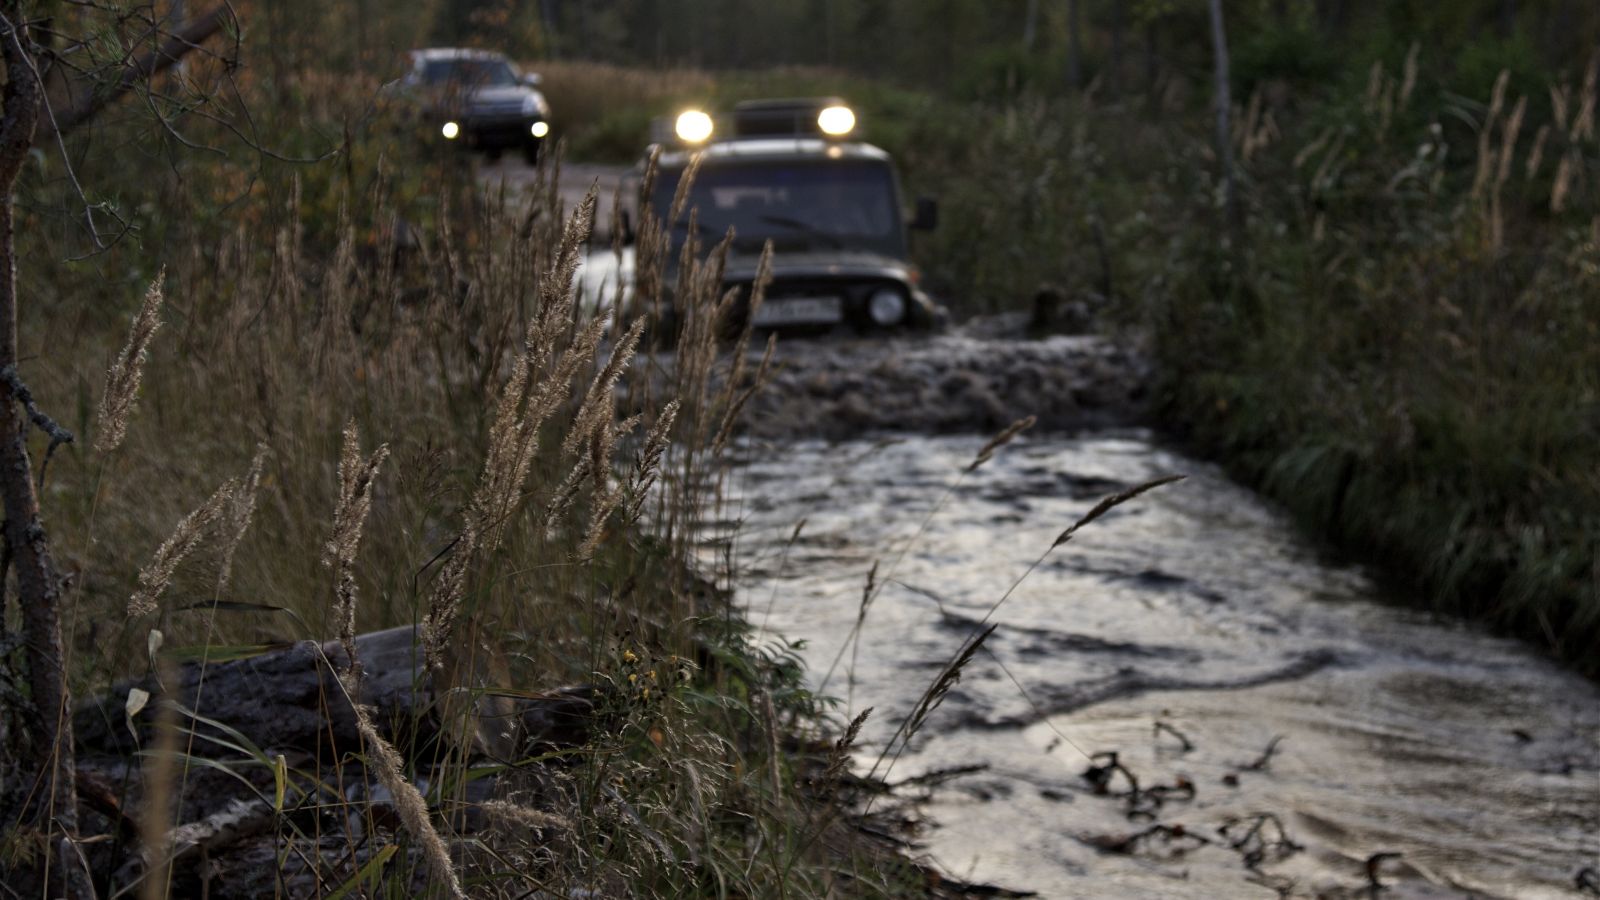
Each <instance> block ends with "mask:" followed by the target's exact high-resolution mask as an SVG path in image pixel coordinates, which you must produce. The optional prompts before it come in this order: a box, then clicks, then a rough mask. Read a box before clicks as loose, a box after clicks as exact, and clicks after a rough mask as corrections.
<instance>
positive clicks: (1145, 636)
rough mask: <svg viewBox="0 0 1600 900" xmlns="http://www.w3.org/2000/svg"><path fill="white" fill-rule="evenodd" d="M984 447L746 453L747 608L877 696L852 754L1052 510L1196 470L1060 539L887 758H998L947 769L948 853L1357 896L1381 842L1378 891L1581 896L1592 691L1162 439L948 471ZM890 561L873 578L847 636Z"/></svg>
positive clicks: (895, 721) (924, 680)
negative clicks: (1427, 600)
mask: <svg viewBox="0 0 1600 900" xmlns="http://www.w3.org/2000/svg"><path fill="white" fill-rule="evenodd" d="M981 444H982V439H981V438H965V437H962V438H955V437H947V438H928V437H908V438H905V439H901V440H895V441H880V442H866V441H860V442H844V443H837V444H823V443H815V442H796V443H788V444H783V445H781V446H779V447H777V448H765V449H760V450H755V449H751V450H749V451H747V452H749V454H750V459H749V461H748V465H747V466H746V467H745V468H743V469H742V470H741V472H740V474H739V475H738V477H737V482H738V484H737V488H736V494H737V497H738V499H737V500H736V501H735V502H734V504H733V507H732V513H733V515H734V517H735V518H737V519H739V520H740V521H741V522H742V526H741V528H740V529H739V532H738V535H737V537H736V539H735V540H736V546H737V560H738V563H739V565H740V567H741V572H742V574H741V580H740V590H741V600H742V602H743V603H744V604H745V606H746V607H747V609H748V610H749V615H750V618H751V619H752V621H753V622H754V623H756V624H757V625H758V626H761V627H763V628H764V629H765V630H766V631H767V632H768V633H769V636H778V635H781V636H783V637H785V638H788V639H792V640H803V641H804V642H805V644H804V648H803V650H802V655H803V656H804V658H805V659H806V661H807V663H808V665H809V667H810V670H811V676H810V677H811V678H812V679H813V684H814V686H817V687H821V688H823V690H824V691H825V692H826V693H828V694H830V695H833V696H836V697H839V698H840V699H841V709H840V712H841V713H842V714H854V713H855V712H859V711H860V710H861V709H864V708H866V707H868V706H870V707H873V709H874V713H873V716H872V718H871V719H870V720H869V722H868V725H867V727H866V728H865V730H864V732H863V740H862V744H861V747H860V750H859V752H858V754H857V759H856V762H857V768H858V771H861V772H865V771H866V770H867V769H869V768H870V767H871V766H872V763H873V761H874V760H875V759H877V757H878V755H879V753H880V751H881V750H882V747H883V744H884V742H885V741H886V740H887V739H888V738H889V737H890V735H891V733H892V732H893V731H894V729H895V728H896V726H898V725H899V723H900V722H901V721H902V720H903V719H904V718H905V716H906V715H907V713H908V712H910V710H911V709H912V707H913V705H914V704H915V703H916V701H917V700H918V697H919V695H920V693H921V691H922V689H923V688H924V687H925V686H926V685H927V684H928V683H929V681H930V680H932V679H933V678H934V677H936V675H937V673H938V670H939V668H940V667H941V666H942V665H943V664H944V662H945V661H946V660H948V659H949V658H950V657H951V656H952V654H953V653H955V652H956V650H957V648H958V647H959V646H960V645H961V643H962V641H963V639H965V638H966V637H967V636H968V635H969V634H970V633H971V632H972V629H973V628H974V627H975V625H976V623H978V622H979V621H981V620H982V619H983V617H984V614H985V613H986V612H987V611H988V609H989V607H990V606H991V605H992V604H993V603H994V602H995V600H997V599H998V598H999V597H1000V596H1001V595H1002V594H1003V593H1004V592H1005V591H1006V589H1007V587H1008V586H1010V585H1011V584H1012V583H1013V582H1014V581H1015V580H1016V579H1017V578H1018V576H1019V575H1021V574H1022V573H1023V572H1024V571H1025V570H1026V569H1027V568H1028V566H1029V565H1030V564H1031V563H1033V562H1034V560H1036V559H1037V558H1038V557H1039V555H1040V553H1041V552H1042V551H1043V550H1044V549H1045V548H1046V547H1048V546H1049V545H1050V543H1051V542H1052V541H1053V540H1054V539H1055V537H1056V535H1057V534H1058V533H1059V532H1060V531H1061V530H1062V529H1063V528H1064V527H1065V526H1067V525H1069V524H1071V523H1072V522H1073V521H1074V520H1076V519H1077V518H1078V517H1079V516H1080V515H1082V514H1083V513H1084V512H1085V511H1087V509H1088V508H1089V507H1090V506H1091V505H1092V504H1093V503H1094V501H1095V500H1096V499H1098V498H1099V497H1100V496H1103V495H1104V494H1106V493H1108V492H1112V491H1116V490H1119V489H1121V488H1123V487H1126V486H1129V485H1133V484H1137V483H1140V482H1143V481H1146V480H1149V479H1152V478H1154V477H1157V476H1160V475H1164V474H1168V473H1184V474H1187V475H1189V476H1190V477H1189V479H1188V480H1186V481H1184V482H1181V483H1178V484H1175V485H1171V486H1168V487H1165V488H1162V489H1160V490H1157V491H1155V492H1152V493H1149V494H1146V495H1144V496H1143V497H1140V498H1138V499H1137V500H1135V501H1133V502H1131V503H1129V504H1127V505H1126V506H1123V507H1120V508H1118V509H1116V510H1114V511H1113V512H1112V513H1110V514H1108V515H1107V516H1105V517H1104V518H1103V519H1101V520H1100V521H1098V522H1096V523H1094V524H1093V525H1091V526H1089V527H1088V528H1087V529H1085V530H1084V531H1082V532H1080V533H1079V535H1078V536H1077V537H1076V538H1074V540H1073V541H1072V542H1070V543H1068V544H1066V545H1064V546H1062V547H1060V548H1058V549H1056V550H1055V551H1054V552H1053V553H1051V554H1050V555H1048V556H1047V557H1046V558H1045V560H1044V562H1043V563H1042V564H1040V565H1039V566H1038V567H1037V569H1036V570H1035V571H1034V572H1033V573H1032V574H1031V575H1029V576H1028V578H1027V579H1026V580H1024V581H1023V582H1022V583H1021V585H1020V586H1019V587H1017V589H1016V590H1015V592H1014V593H1013V594H1012V596H1011V597H1010V598H1009V599H1008V600H1007V601H1006V603H1005V605H1004V606H1002V607H1001V608H1000V609H999V611H998V613H997V614H996V616H995V620H996V621H998V622H999V623H1000V627H999V629H998V630H997V631H996V632H995V633H994V634H993V635H992V637H991V638H990V639H989V641H988V643H987V645H986V646H987V652H985V653H981V654H979V655H978V656H977V657H976V658H975V659H974V660H973V661H972V663H971V664H970V665H969V666H968V667H967V669H966V671H965V672H964V673H963V675H962V678H961V680H960V682H959V683H957V684H956V685H955V686H954V687H953V689H952V690H951V691H950V693H949V695H948V696H947V697H946V699H945V700H944V702H943V704H942V705H941V706H940V707H939V708H938V709H937V710H936V711H935V712H934V713H933V714H932V716H931V717H930V718H929V720H928V724H927V726H926V728H925V729H924V730H923V731H922V732H921V733H920V734H919V735H918V736H917V738H916V739H915V740H914V741H912V742H911V745H910V747H909V749H908V750H907V752H906V753H905V754H904V756H902V757H901V758H900V759H899V760H898V761H897V762H896V763H895V764H894V766H893V769H892V771H891V773H890V777H889V780H891V781H896V780H899V779H901V778H903V777H907V776H914V775H917V774H919V773H923V772H928V771H931V770H939V769H945V768H950V767H958V766H973V765H981V766H983V767H984V768H983V769H982V770H981V771H977V772H975V773H973V774H970V775H967V776H964V777H961V778H956V779H953V780H950V781H948V782H946V783H944V784H942V785H940V786H939V787H938V788H936V789H935V790H934V791H933V793H932V802H931V803H930V805H929V806H928V807H927V811H928V813H929V816H930V818H931V820H932V822H931V824H930V826H929V827H928V828H927V830H926V831H925V833H924V834H923V835H922V841H923V843H924V845H925V849H926V850H927V852H928V853H930V854H931V855H932V856H933V857H935V858H936V859H937V860H938V861H939V862H940V863H941V864H942V865H943V866H944V867H945V868H946V869H947V870H949V871H950V872H952V873H953V874H956V875H958V876H961V877H964V878H970V879H976V880H981V881H990V882H997V883H1003V884H1006V885H1008V886H1014V887H1020V888H1027V889H1031V890H1034V891H1037V892H1039V894H1040V895H1042V896H1048V897H1105V896H1116V897H1252V896H1260V897H1268V898H1270V897H1274V896H1280V895H1291V896H1368V895H1369V890H1370V882H1369V879H1368V875H1367V872H1366V868H1367V861H1368V860H1369V859H1370V858H1371V857H1372V856H1373V855H1374V854H1380V853H1398V854H1401V856H1400V857H1398V858H1388V857H1383V858H1380V859H1379V860H1378V861H1377V862H1376V863H1375V867H1376V875H1377V877H1378V879H1379V880H1380V882H1381V883H1382V884H1383V885H1385V886H1386V890H1385V892H1384V893H1382V896H1384V897H1435V896H1438V897H1464V896H1476V897H1518V898H1522V897H1529V898H1537V897H1566V896H1580V895H1579V894H1578V893H1577V892H1576V889H1575V886H1574V878H1575V876H1576V875H1577V873H1578V871H1579V870H1580V869H1582V868H1583V867H1585V866H1593V865H1600V688H1597V686H1596V685H1594V684H1591V683H1589V682H1586V681H1584V680H1583V679H1580V678H1578V677H1576V676H1574V675H1571V674H1570V673H1567V672H1565V671H1563V670H1561V669H1559V668H1557V667H1556V666H1554V665H1553V664H1551V663H1549V662H1547V661H1546V660H1544V659H1543V658H1541V657H1539V656H1538V655H1537V654H1536V653H1534V652H1533V651H1531V650H1529V649H1528V648H1526V647H1524V646H1522V645H1520V644H1518V643H1516V642H1513V641H1508V640H1502V639H1497V638H1493V637H1490V636H1487V635H1484V634H1482V633H1480V632H1478V631H1475V630H1473V629H1470V628H1466V627H1463V626H1460V625H1455V624H1451V623H1448V622H1442V621H1439V620H1437V619H1434V618H1432V617H1430V616H1427V615H1424V614H1421V613H1418V612H1415V611H1408V610H1405V609H1401V608H1398V607H1394V606H1388V605H1382V604H1380V603H1378V602H1376V599H1375V598H1376V592H1375V589H1374V587H1373V586H1372V585H1371V584H1370V583H1369V582H1368V580H1367V579H1366V578H1365V577H1364V576H1363V574H1362V573H1361V572H1359V571H1357V570H1355V569H1352V568H1349V567H1341V566H1338V565H1334V564H1330V563H1329V562H1327V561H1326V560H1324V559H1321V558H1319V556H1318V554H1316V553H1315V552H1314V551H1313V550H1311V549H1310V548H1309V547H1308V546H1307V545H1306V544H1304V543H1303V542H1301V541H1299V540H1297V539H1296V538H1295V537H1294V535H1293V532H1292V530H1291V529H1290V527H1289V525H1288V524H1287V523H1286V522H1285V521H1284V519H1283V518H1282V517H1281V516H1280V515H1278V514H1277V513H1276V512H1275V511H1273V510H1271V509H1270V508H1268V507H1267V506H1266V505H1264V504H1263V503H1262V502H1261V501H1260V500H1259V499H1258V498H1256V497H1255V496H1254V495H1252V494H1251V493H1250V492H1248V491H1245V490H1244V489H1242V488H1240V487H1238V486H1236V485H1234V484H1232V483H1230V482H1229V481H1227V480H1226V479H1225V478H1224V477H1223V476H1222V475H1220V473H1218V472H1217V470H1215V469H1214V468H1212V467H1211V466H1208V465H1205V464H1202V463H1199V462H1196V461H1194V460H1191V459H1187V458H1184V457H1182V456H1181V455H1178V454H1175V453H1173V452H1170V451H1168V450H1165V449H1162V448H1160V447H1158V446H1157V445H1155V444H1154V443H1153V442H1152V441H1151V439H1150V438H1149V436H1148V435H1146V434H1144V433H1141V432H1137V431H1127V432H1118V433H1101V434H1097V435H1091V436H1087V437H1078V438H1067V437H1042V438H1033V439H1027V440H1022V441H1020V442H1018V443H1017V444H1014V445H1013V446H1011V447H1008V448H1006V449H1005V450H1003V451H1002V452H1001V453H1000V455H999V456H997V457H996V458H995V459H993V460H992V461H991V462H989V463H988V464H987V465H985V466H984V467H983V468H981V469H979V470H978V471H977V472H975V473H973V474H971V475H969V476H966V477H965V478H964V479H962V480H960V481H959V483H957V484H956V486H955V487H954V489H953V490H951V489H950V487H951V485H952V483H954V482H956V479H957V475H958V473H959V472H960V471H961V470H962V469H963V468H964V467H965V466H966V465H967V464H968V463H969V462H970V461H971V460H972V458H973V455H974V454H975V452H976V451H977V450H978V448H979V446H980V445H981ZM935 506H938V507H939V508H938V510H937V512H936V513H935V514H934V515H932V516H931V518H930V517H928V512H929V510H930V509H933V508H934V507H935ZM801 519H804V520H805V524H804V527H803V528H802V529H801V530H800V533H799V536H798V537H797V538H793V539H792V540H791V537H792V536H793V534H794V530H795V526H796V523H797V522H799V521H800V520H801ZM925 519H926V522H927V525H926V528H925V529H922V531H921V533H920V535H917V536H916V539H915V542H914V543H911V544H910V545H909V549H907V550H905V552H904V556H903V558H898V559H897V557H898V556H899V554H900V553H901V551H902V548H903V547H906V546H907V544H908V541H910V539H911V538H912V537H913V535H914V534H916V533H917V532H918V531H919V527H920V526H921V525H922V523H923V522H924V520H925ZM874 561H877V562H878V565H879V577H880V580H883V581H884V582H885V585H884V587H883V589H882V591H881V592H880V593H879V594H878V595H877V596H876V598H875V600H874V601H873V603H872V605H871V607H870V609H869V612H868V616H867V618H866V622H865V625H864V627H863V629H862V633H861V640H860V642H859V648H850V647H848V646H847V644H846V641H847V637H848V635H849V633H850V631H851V628H852V626H853V625H854V624H855V621H856V618H857V613H858V609H859V606H860V602H861V598H862V590H863V586H864V584H865V581H866V578H867V573H868V571H869V569H870V568H871V567H872V565H873V563H874ZM836 659H837V660H839V662H838V663H837V666H835V665H834V663H835V660H836ZM830 668H831V669H832V670H833V671H832V674H831V675H829V674H828V673H829V671H830ZM1158 722H1159V723H1162V726H1163V727H1162V728H1159V729H1158V728H1157V726H1156V723H1158ZM1269 746H1271V748H1272V749H1271V751H1270V752H1269V751H1268V748H1269ZM1113 751H1114V752H1115V753H1116V754H1117V757H1116V762H1117V763H1118V764H1120V766H1121V769H1120V770H1112V769H1109V768H1106V766H1107V764H1108V763H1109V758H1108V757H1105V756H1100V755H1098V754H1103V753H1108V752H1113ZM1091 757H1093V761H1092V762H1091ZM1092 765H1098V766H1101V767H1102V768H1103V769H1104V771H1105V772H1106V773H1107V774H1108V775H1109V781H1108V782H1107V784H1106V786H1105V792H1104V793H1097V792H1096V791H1095V789H1094V787H1093V786H1092V785H1091V783H1090V782H1089V781H1088V780H1086V779H1085V778H1084V777H1083V773H1084V772H1085V770H1087V769H1089V768H1090V767H1091V766H1092ZM882 771H883V770H882V768H880V769H879V774H882ZM1129 775H1131V776H1132V777H1133V778H1135V779H1137V781H1138V783H1139V788H1140V789H1139V792H1138V793H1137V794H1133V793H1131V792H1130V790H1129V787H1130V783H1129V781H1128V776H1129ZM1139 834H1144V835H1145V836H1144V837H1139V838H1134V837H1133V836H1134V835H1139ZM1235 845H1237V846H1235Z"/></svg>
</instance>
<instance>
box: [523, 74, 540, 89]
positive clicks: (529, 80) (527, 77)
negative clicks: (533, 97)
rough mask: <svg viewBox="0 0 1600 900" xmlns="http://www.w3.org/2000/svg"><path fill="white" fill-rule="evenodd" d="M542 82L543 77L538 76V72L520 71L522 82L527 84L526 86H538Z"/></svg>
mask: <svg viewBox="0 0 1600 900" xmlns="http://www.w3.org/2000/svg"><path fill="white" fill-rule="evenodd" d="M543 82H544V79H543V78H541V77H539V73H538V72H524V73H522V83H523V84H525V85H527V86H528V87H538V86H539V85H540V84H541V83H543Z"/></svg>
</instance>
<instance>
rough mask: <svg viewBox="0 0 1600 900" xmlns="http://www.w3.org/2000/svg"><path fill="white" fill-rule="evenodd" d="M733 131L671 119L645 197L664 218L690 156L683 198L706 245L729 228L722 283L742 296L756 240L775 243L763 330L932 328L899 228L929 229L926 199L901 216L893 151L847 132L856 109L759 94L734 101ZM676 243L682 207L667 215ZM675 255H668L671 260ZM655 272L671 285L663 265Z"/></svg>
mask: <svg viewBox="0 0 1600 900" xmlns="http://www.w3.org/2000/svg"><path fill="white" fill-rule="evenodd" d="M724 124H727V125H731V129H730V130H731V134H730V135H729V136H727V137H719V136H718V135H717V132H718V130H719V126H718V123H717V122H716V121H714V120H713V119H712V117H711V116H709V115H708V114H706V113H704V112H702V111H698V110H690V111H687V112H685V113H683V114H682V115H680V116H678V118H677V120H676V122H675V128H674V131H675V137H676V138H677V141H676V146H673V147H671V148H670V149H669V148H663V149H664V150H665V151H666V152H662V153H661V154H660V156H659V158H658V167H659V174H658V176H657V179H656V183H655V188H654V190H653V192H652V194H651V196H649V197H645V198H641V200H642V202H645V203H647V204H649V206H650V207H651V210H652V212H653V213H654V215H655V216H656V218H657V220H658V221H662V222H664V223H666V221H667V217H668V214H669V212H670V207H671V205H672V200H673V195H674V194H675V193H676V191H677V190H678V184H679V181H680V180H681V179H682V178H683V176H684V172H685V169H686V167H687V166H688V165H689V161H690V158H691V156H692V155H694V154H698V155H699V157H700V166H699V169H698V170H697V173H696V175H695V177H694V180H693V182H692V184H691V186H690V193H689V200H688V203H687V204H686V206H687V207H693V208H695V209H696V210H697V213H696V216H695V225H694V227H695V228H696V230H697V232H698V236H699V238H701V239H702V241H703V242H704V243H705V244H706V245H708V246H709V245H710V244H714V243H716V242H717V241H719V240H721V239H722V237H723V235H724V234H726V232H727V230H728V228H729V227H732V228H733V229H734V232H735V240H734V244H733V248H732V254H731V255H730V257H729V261H728V268H727V272H726V276H725V282H726V285H727V286H730V287H731V286H736V285H737V286H742V287H744V288H745V290H744V291H742V292H741V296H744V297H748V295H749V287H750V284H751V282H752V281H753V280H754V278H755V275H756V271H755V270H756V264H757V261H758V258H759V256H760V253H761V249H762V247H763V245H765V244H766V243H767V242H768V241H771V242H772V244H773V266H772V282H771V285H770V286H769V287H768V289H767V294H766V301H765V302H764V303H763V304H762V305H761V307H760V308H759V309H758V310H757V312H756V320H755V324H756V326H757V327H761V328H784V329H808V330H825V329H834V328H840V327H844V328H852V329H854V330H857V331H860V332H888V331H894V330H901V329H907V328H931V327H936V326H938V325H941V324H942V323H943V321H944V318H945V312H944V310H943V308H942V307H940V306H939V305H938V304H937V303H935V302H934V301H933V300H932V299H931V298H930V297H929V296H928V295H927V294H926V293H924V292H923V291H922V289H921V288H920V287H919V286H918V281H919V278H920V276H919V273H918V271H917V268H916V267H915V266H914V265H912V264H911V262H910V260H909V258H908V257H909V253H908V251H909V238H908V235H907V229H908V228H910V229H926V228H932V227H934V225H935V223H936V220H937V217H938V209H937V206H936V204H935V203H934V201H932V200H930V199H926V198H924V199H920V200H918V201H917V203H916V206H915V210H914V215H913V216H912V218H911V219H910V221H909V222H908V221H907V220H906V216H905V210H904V206H905V198H904V196H903V195H902V193H901V190H900V181H899V178H898V176H897V174H896V171H895V166H894V162H893V160H891V159H890V157H889V154H888V153H886V152H885V151H883V150H882V149H880V148H878V147H875V146H872V145H871V144H867V143H864V142H861V141H859V140H856V139H855V137H854V134H855V130H856V127H855V124H856V123H855V114H854V113H853V112H852V111H851V110H850V108H849V107H848V106H846V105H845V104H844V103H843V102H842V101H840V100H838V99H837V98H832V97H829V98H818V99H803V100H762V101H756V102H748V103H741V104H739V105H738V106H737V107H735V108H734V110H733V114H732V116H731V122H727V123H724ZM667 225H668V227H669V228H671V229H672V235H673V244H674V247H675V248H676V247H677V246H681V244H682V241H683V239H684V238H685V237H686V236H687V234H688V229H689V227H690V225H689V216H688V215H687V214H684V215H681V216H679V218H678V219H677V220H676V221H674V222H670V223H667ZM677 256H678V254H677V252H676V251H674V252H673V253H671V254H669V256H668V259H669V260H671V261H672V263H671V264H675V262H676V259H677ZM668 276H669V277H667V278H666V279H664V281H665V282H666V283H667V284H669V285H670V284H672V283H673V282H674V280H675V279H674V278H673V277H671V273H670V272H669V273H668Z"/></svg>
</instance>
